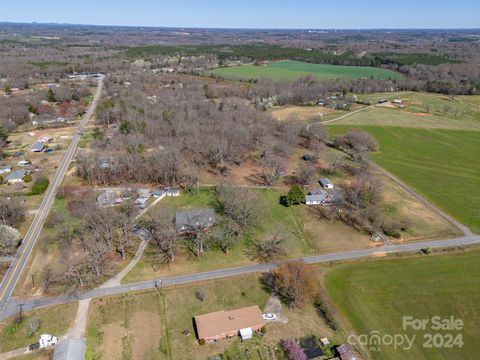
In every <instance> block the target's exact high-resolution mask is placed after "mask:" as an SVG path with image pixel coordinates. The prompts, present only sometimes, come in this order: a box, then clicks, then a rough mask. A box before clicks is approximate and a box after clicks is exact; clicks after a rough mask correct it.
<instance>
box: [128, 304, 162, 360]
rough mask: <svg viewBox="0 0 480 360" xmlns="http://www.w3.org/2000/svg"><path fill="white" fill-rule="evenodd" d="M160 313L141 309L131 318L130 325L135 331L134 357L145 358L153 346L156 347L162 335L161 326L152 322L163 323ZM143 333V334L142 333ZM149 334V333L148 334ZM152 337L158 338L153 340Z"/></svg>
mask: <svg viewBox="0 0 480 360" xmlns="http://www.w3.org/2000/svg"><path fill="white" fill-rule="evenodd" d="M161 323H162V321H161V319H160V314H159V313H155V312H150V311H139V312H136V313H134V314H133V316H132V318H131V319H130V320H129V326H130V328H131V329H133V331H132V330H130V332H131V333H133V335H134V336H133V343H132V359H143V358H145V355H146V354H148V352H149V351H150V350H152V348H155V347H156V344H157V343H158V339H160V338H161V337H162V333H163V332H162V330H161V328H160V326H158V325H156V326H152V324H161ZM141 334H142V335H141ZM147 334H148V335H147ZM152 339H154V340H157V341H156V342H155V341H152Z"/></svg>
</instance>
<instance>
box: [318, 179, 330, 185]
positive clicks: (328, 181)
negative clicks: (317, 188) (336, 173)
mask: <svg viewBox="0 0 480 360" xmlns="http://www.w3.org/2000/svg"><path fill="white" fill-rule="evenodd" d="M320 184H321V185H322V186H325V185H328V184H330V185H333V184H332V182H331V181H330V179H327V178H321V179H320Z"/></svg>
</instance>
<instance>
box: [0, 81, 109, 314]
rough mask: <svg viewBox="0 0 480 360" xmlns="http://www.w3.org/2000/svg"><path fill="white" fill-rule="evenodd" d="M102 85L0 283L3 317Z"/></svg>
mask: <svg viewBox="0 0 480 360" xmlns="http://www.w3.org/2000/svg"><path fill="white" fill-rule="evenodd" d="M102 85H103V78H99V79H98V86H97V91H96V92H95V96H94V97H93V100H92V103H91V104H90V106H89V108H88V110H87V112H86V113H85V115H84V116H83V117H82V120H81V121H80V124H79V125H78V127H77V130H76V132H75V134H74V135H73V137H72V141H71V143H70V145H69V147H68V149H67V151H66V153H65V155H64V157H63V158H62V161H61V162H60V165H59V166H58V168H57V172H56V173H55V175H54V176H53V179H52V181H51V182H50V185H49V186H48V189H47V191H46V192H45V196H44V198H43V201H42V203H41V204H40V207H39V208H38V212H37V213H36V215H35V217H34V219H33V221H32V223H31V225H30V227H29V228H28V231H27V233H26V235H25V237H24V239H23V241H22V244H21V245H20V247H19V249H18V251H17V254H16V256H15V259H14V260H13V262H12V263H11V264H10V267H9V269H8V271H7V273H6V274H5V277H4V278H3V280H2V282H1V283H0V318H1V317H2V313H3V312H4V311H5V305H6V304H7V302H8V300H9V299H10V297H11V296H12V293H13V290H14V289H15V286H16V285H17V282H18V280H19V279H20V278H21V276H22V272H23V270H24V269H25V266H26V265H27V263H28V259H29V257H30V254H31V253H32V250H33V248H34V247H35V244H36V242H37V240H38V237H39V235H40V232H41V230H42V228H43V224H44V223H45V219H46V217H47V216H48V213H49V212H50V209H51V207H52V204H53V201H54V199H55V195H56V194H57V192H58V188H59V187H60V185H61V184H62V181H63V178H64V177H65V174H66V173H67V170H68V167H69V165H70V163H71V162H72V160H73V157H74V156H75V152H76V151H77V146H78V142H79V141H80V139H81V137H82V133H83V130H84V129H85V127H86V125H87V123H88V121H89V120H90V117H91V116H92V114H93V112H94V111H95V109H96V106H97V102H98V99H99V98H100V94H101V92H102Z"/></svg>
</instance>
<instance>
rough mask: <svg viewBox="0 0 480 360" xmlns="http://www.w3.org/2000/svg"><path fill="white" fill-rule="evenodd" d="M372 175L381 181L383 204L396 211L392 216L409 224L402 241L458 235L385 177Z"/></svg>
mask: <svg viewBox="0 0 480 360" xmlns="http://www.w3.org/2000/svg"><path fill="white" fill-rule="evenodd" d="M373 174H374V176H375V177H377V178H378V179H380V180H381V181H382V184H383V202H384V203H385V204H387V205H391V206H393V207H394V208H395V209H396V211H395V212H394V213H393V214H392V215H393V216H395V217H397V218H400V219H405V220H407V221H408V222H409V224H410V230H409V231H408V234H405V236H404V238H403V241H415V240H420V239H424V240H426V239H432V238H449V237H454V236H456V235H459V233H458V232H457V231H456V230H455V229H454V228H453V227H452V226H451V225H450V224H449V223H448V222H447V221H445V220H444V219H443V218H442V217H440V216H439V215H437V214H436V213H435V212H433V211H432V210H430V209H429V208H428V207H426V206H425V205H423V204H422V203H420V202H419V201H417V200H416V199H415V198H414V197H413V196H411V195H410V194H408V193H406V192H405V191H403V189H402V188H400V187H399V186H398V185H397V184H395V183H394V182H392V181H391V180H390V179H389V178H387V177H386V176H385V175H383V174H381V173H380V172H378V171H374V170H373Z"/></svg>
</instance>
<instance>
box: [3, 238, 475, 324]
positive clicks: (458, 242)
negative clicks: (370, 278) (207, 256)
mask: <svg viewBox="0 0 480 360" xmlns="http://www.w3.org/2000/svg"><path fill="white" fill-rule="evenodd" d="M476 244H480V236H473V235H472V236H464V237H461V238H458V239H448V240H434V241H426V242H419V243H407V244H398V245H385V246H381V247H376V248H368V249H361V250H353V251H345V252H338V253H332V254H323V255H315V256H308V257H304V258H302V259H303V260H304V261H305V262H306V263H307V264H317V263H324V262H333V261H341V260H351V259H358V258H364V257H371V256H372V257H375V256H383V255H386V254H392V253H400V252H412V251H419V250H421V249H423V248H431V249H437V248H446V247H461V246H468V245H476ZM276 267H277V265H276V264H252V265H247V266H241V267H235V268H228V269H219V270H212V271H207V272H202V273H195V274H188V275H178V276H171V277H166V278H163V279H157V280H147V281H141V282H136V283H131V284H125V285H119V286H112V287H109V288H97V289H94V290H91V291H88V292H85V293H82V294H79V295H70V296H68V295H65V296H58V297H54V298H42V299H36V300H25V301H21V300H16V301H15V300H11V301H10V302H9V303H8V305H7V306H6V308H5V311H4V312H3V314H1V315H0V320H2V319H4V318H5V317H8V316H11V315H13V314H15V312H17V311H18V309H17V305H18V304H19V303H22V304H23V309H24V310H25V311H28V310H33V309H38V308H42V307H47V306H52V305H60V304H66V303H70V302H76V301H79V300H83V299H93V298H99V297H104V296H109V295H116V294H121V293H126V292H131V291H138V290H145V289H152V288H155V287H164V286H172V285H180V284H187V283H194V282H199V281H206V280H213V279H221V278H226V277H231V276H238V275H244V274H251V273H256V272H264V271H268V270H272V269H274V268H276Z"/></svg>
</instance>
